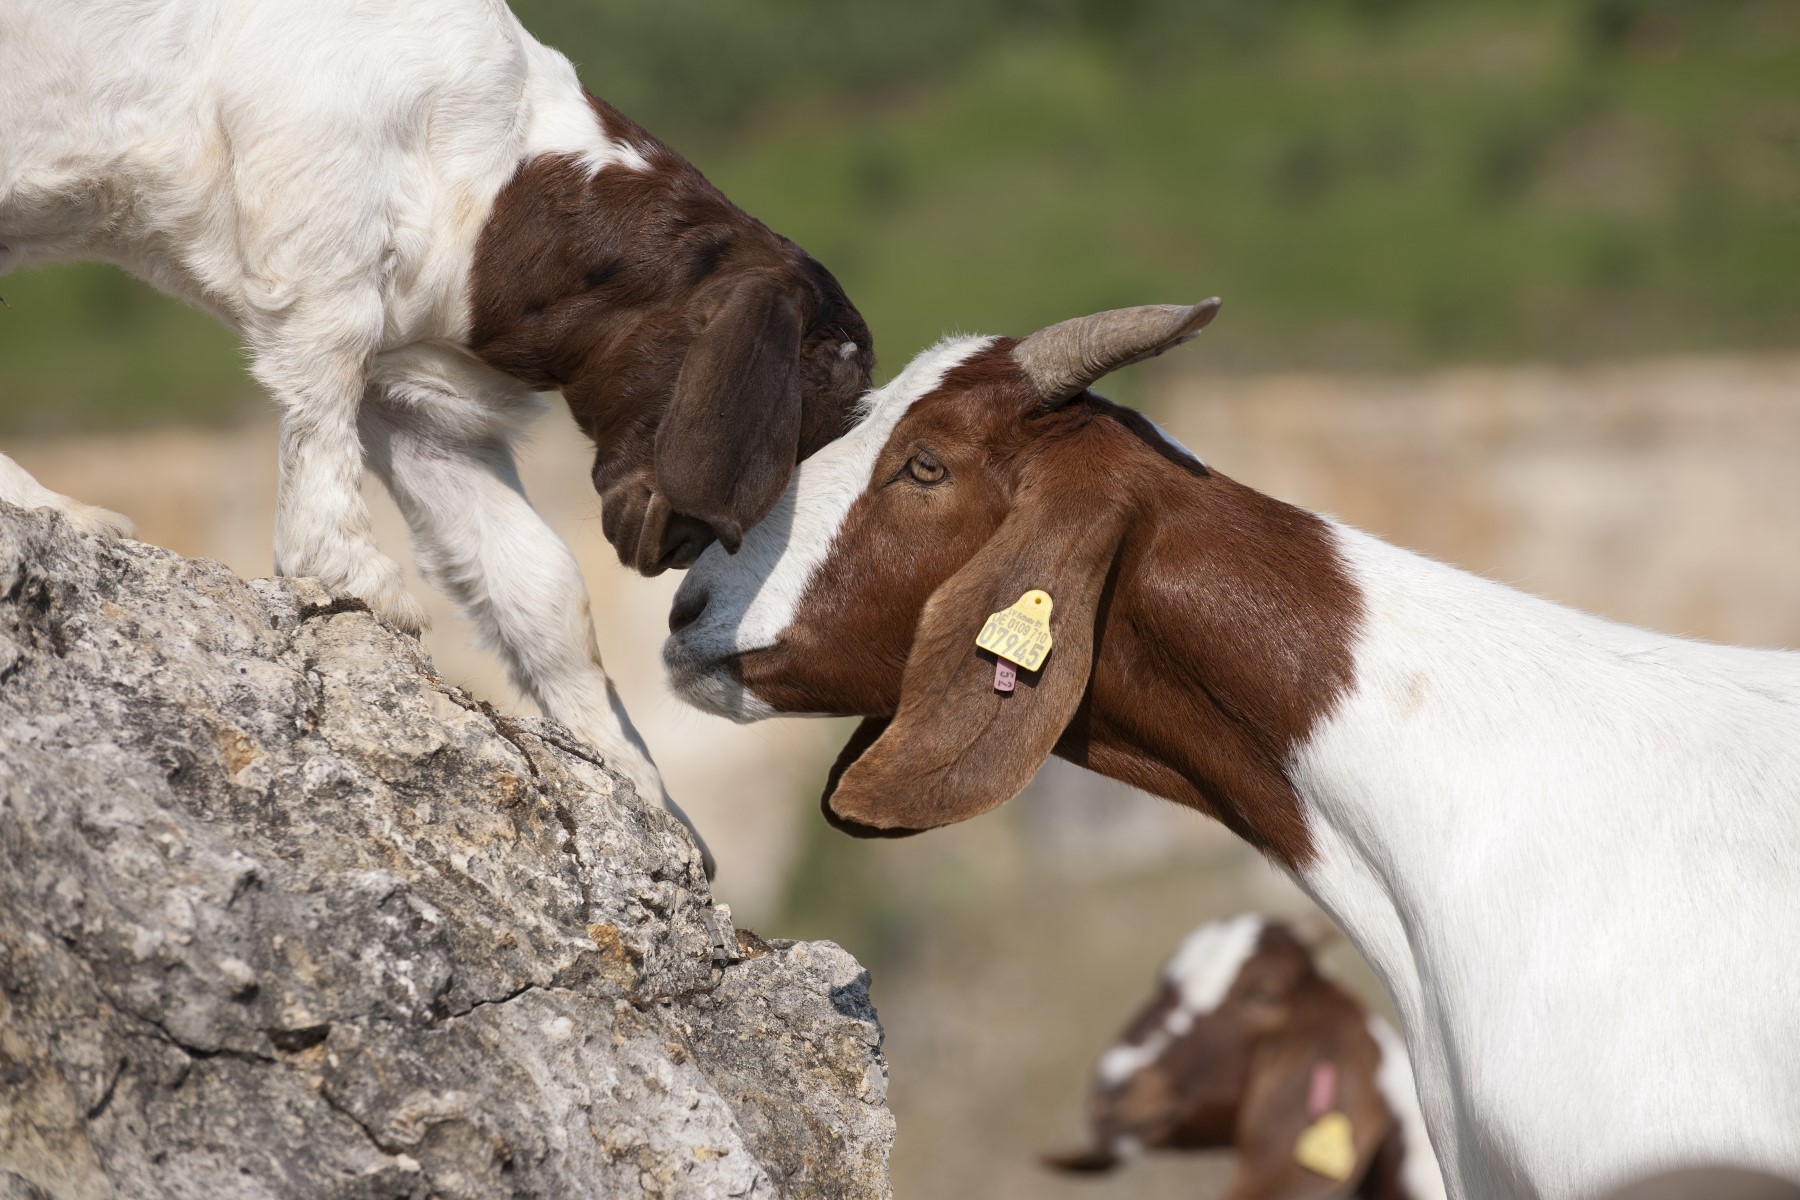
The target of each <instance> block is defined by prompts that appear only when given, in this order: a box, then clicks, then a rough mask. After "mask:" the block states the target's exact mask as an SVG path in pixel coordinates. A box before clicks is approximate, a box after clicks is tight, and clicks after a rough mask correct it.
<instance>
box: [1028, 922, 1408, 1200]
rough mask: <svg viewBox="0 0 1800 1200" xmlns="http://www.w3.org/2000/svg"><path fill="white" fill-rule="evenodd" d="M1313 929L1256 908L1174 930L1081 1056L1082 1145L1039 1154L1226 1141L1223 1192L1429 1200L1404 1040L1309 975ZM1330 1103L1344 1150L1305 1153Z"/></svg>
mask: <svg viewBox="0 0 1800 1200" xmlns="http://www.w3.org/2000/svg"><path fill="white" fill-rule="evenodd" d="M1328 936H1329V931H1328V930H1327V929H1326V928H1324V927H1323V923H1320V925H1319V927H1316V928H1306V927H1304V925H1303V924H1300V923H1296V924H1288V923H1286V922H1282V921H1275V920H1270V919H1267V918H1264V917H1262V916H1259V915H1257V914H1255V913H1245V914H1243V915H1241V916H1236V917H1231V918H1228V919H1224V920H1218V921H1209V922H1207V923H1206V924H1204V925H1202V926H1200V927H1199V928H1198V929H1195V930H1194V931H1193V932H1192V933H1190V934H1188V936H1187V937H1186V938H1185V939H1184V940H1183V941H1182V943H1181V946H1180V948H1179V949H1178V950H1176V952H1175V955H1174V957H1172V958H1170V959H1169V961H1168V963H1167V964H1166V965H1165V966H1164V967H1163V970H1162V974H1161V976H1160V978H1159V979H1158V980H1157V989H1156V994H1155V995H1154V996H1153V997H1151V999H1150V1002H1149V1003H1148V1004H1146V1005H1145V1006H1144V1008H1143V1009H1142V1011H1140V1012H1139V1013H1138V1014H1137V1016H1136V1017H1134V1018H1133V1019H1132V1021H1131V1024H1130V1025H1129V1026H1128V1027H1127V1028H1126V1030H1125V1032H1124V1033H1123V1034H1122V1035H1121V1036H1120V1038H1119V1040H1118V1042H1116V1043H1115V1044H1114V1045H1113V1046H1112V1047H1110V1048H1109V1049H1108V1050H1107V1051H1106V1053H1104V1054H1102V1055H1101V1056H1100V1061H1099V1063H1098V1064H1097V1065H1096V1066H1095V1069H1094V1080H1093V1084H1092V1087H1091V1088H1090V1090H1089V1093H1088V1122H1089V1125H1090V1126H1091V1128H1092V1131H1093V1143H1092V1145H1091V1147H1090V1148H1088V1149H1086V1150H1079V1151H1075V1152H1073V1153H1069V1154H1056V1155H1047V1156H1045V1159H1044V1161H1045V1163H1046V1164H1048V1165H1050V1166H1052V1167H1056V1168H1058V1169H1060V1170H1063V1171H1071V1172H1097V1171H1109V1170H1112V1169H1113V1168H1114V1167H1117V1166H1118V1165H1120V1164H1121V1163H1122V1162H1124V1161H1126V1160H1129V1159H1132V1158H1135V1157H1137V1156H1138V1155H1140V1154H1143V1153H1144V1152H1146V1151H1155V1150H1218V1149H1233V1150H1235V1151H1236V1171H1235V1175H1234V1177H1233V1180H1232V1183H1231V1186H1230V1188H1229V1189H1228V1190H1227V1191H1226V1192H1225V1195H1226V1197H1228V1200H1325V1198H1326V1197H1351V1196H1355V1197H1362V1198H1364V1200H1443V1195H1444V1181H1443V1176H1442V1175H1441V1174H1439V1172H1438V1165H1437V1159H1436V1158H1435V1157H1433V1156H1432V1153H1431V1143H1430V1141H1429V1140H1428V1139H1427V1137H1426V1134H1425V1119H1424V1117H1423V1116H1422V1115H1421V1114H1420V1112H1419V1100H1418V1096H1417V1095H1416V1094H1415V1093H1414V1091H1413V1079H1412V1064H1411V1063H1410V1062H1409V1061H1408V1060H1407V1057H1406V1048H1405V1047H1404V1046H1403V1045H1401V1042H1400V1035H1399V1034H1397V1033H1395V1032H1394V1030H1393V1028H1392V1027H1391V1026H1389V1025H1388V1023H1387V1022H1386V1021H1384V1020H1382V1019H1381V1018H1380V1017H1378V1016H1373V1015H1371V1014H1370V1013H1369V1011H1368V1010H1367V1009H1365V1008H1364V1007H1363V1006H1362V1005H1361V1004H1360V1003H1359V1002H1358V1001H1357V1000H1356V998H1355V997H1353V996H1351V995H1350V994H1349V993H1348V992H1346V991H1345V990H1344V989H1343V988H1341V987H1339V986H1338V985H1337V984H1336V983H1334V982H1332V981H1331V980H1330V979H1328V978H1326V977H1325V976H1324V975H1323V974H1322V973H1320V971H1319V969H1318V967H1317V965H1316V964H1315V963H1314V960H1313V953H1314V951H1315V950H1316V949H1317V948H1318V946H1319V944H1320V943H1321V942H1323V941H1324V940H1326V938H1327V937H1328ZM1332 1114H1339V1115H1340V1116H1341V1121H1342V1129H1343V1130H1344V1133H1343V1134H1342V1135H1340V1136H1343V1137H1345V1146H1346V1147H1347V1148H1348V1153H1344V1154H1343V1156H1342V1157H1341V1158H1340V1159H1338V1160H1337V1161H1324V1160H1315V1159H1310V1158H1308V1157H1307V1154H1306V1152H1304V1151H1302V1150H1301V1146H1302V1144H1303V1139H1306V1138H1308V1137H1310V1136H1313V1135H1314V1134H1315V1133H1317V1132H1320V1131H1326V1130H1328V1128H1329V1127H1328V1126H1327V1125H1326V1124H1325V1123H1326V1122H1329V1121H1332V1120H1335V1119H1336V1118H1334V1117H1333V1116H1332ZM1330 1131H1331V1132H1336V1130H1335V1129H1331V1130H1330ZM1327 1153H1337V1152H1336V1151H1327ZM1303 1160H1304V1161H1303Z"/></svg>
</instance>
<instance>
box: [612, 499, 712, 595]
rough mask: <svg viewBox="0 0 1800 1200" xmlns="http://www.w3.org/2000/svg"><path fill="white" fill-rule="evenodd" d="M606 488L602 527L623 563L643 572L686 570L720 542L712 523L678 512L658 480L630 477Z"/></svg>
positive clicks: (646, 573) (651, 573)
mask: <svg viewBox="0 0 1800 1200" xmlns="http://www.w3.org/2000/svg"><path fill="white" fill-rule="evenodd" d="M599 490H600V528H601V531H602V532H604V533H605V534H606V540H607V541H609V542H611V543H612V546H613V549H614V550H616V551H617V552H618V555H619V561H620V562H622V563H624V564H625V565H626V566H628V567H630V568H631V569H632V570H634V571H636V572H637V573H638V574H640V575H660V574H662V573H663V572H664V571H667V570H669V569H671V568H674V569H675V570H685V569H686V568H688V567H691V566H693V565H694V561H695V560H696V559H698V558H699V557H700V555H701V552H702V551H704V550H705V549H706V548H707V547H708V546H710V545H712V544H713V542H714V541H716V540H717V535H716V534H715V532H714V530H713V529H712V528H711V527H710V526H709V525H707V523H706V522H704V521H702V520H699V519H698V518H695V517H690V516H687V515H686V514H685V513H678V512H675V511H674V510H672V509H671V508H670V507H669V502H668V500H667V499H666V498H665V497H664V496H663V494H662V492H661V491H660V490H659V489H658V488H657V487H656V486H655V485H654V484H652V483H647V482H645V480H644V479H643V478H629V479H626V480H623V481H621V482H619V483H618V484H615V485H611V486H606V487H602V488H600V489H599Z"/></svg>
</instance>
